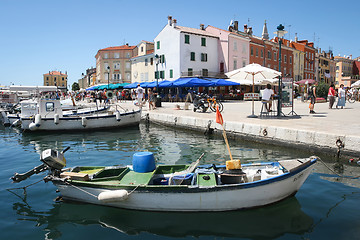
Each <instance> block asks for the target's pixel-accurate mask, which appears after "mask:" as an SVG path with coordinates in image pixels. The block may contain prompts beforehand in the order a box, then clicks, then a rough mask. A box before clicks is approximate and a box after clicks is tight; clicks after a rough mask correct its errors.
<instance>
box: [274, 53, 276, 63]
mask: <svg viewBox="0 0 360 240" xmlns="http://www.w3.org/2000/svg"><path fill="white" fill-rule="evenodd" d="M274 60H275V61H276V52H274Z"/></svg>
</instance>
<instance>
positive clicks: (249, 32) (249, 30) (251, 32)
mask: <svg viewBox="0 0 360 240" xmlns="http://www.w3.org/2000/svg"><path fill="white" fill-rule="evenodd" d="M248 34H249V35H252V34H253V31H252V27H249V28H248Z"/></svg>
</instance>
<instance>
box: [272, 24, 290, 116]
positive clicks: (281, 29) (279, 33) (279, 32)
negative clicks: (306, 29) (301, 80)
mask: <svg viewBox="0 0 360 240" xmlns="http://www.w3.org/2000/svg"><path fill="white" fill-rule="evenodd" d="M274 33H275V34H276V35H277V37H278V41H279V72H281V44H282V38H283V37H284V35H285V34H286V33H287V31H285V30H284V26H283V25H282V24H280V25H279V26H277V31H276V32H274ZM281 98H282V77H281V75H280V76H279V99H278V109H277V116H278V117H281V100H282V99H281Z"/></svg>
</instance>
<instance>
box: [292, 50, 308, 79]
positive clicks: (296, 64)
mask: <svg viewBox="0 0 360 240" xmlns="http://www.w3.org/2000/svg"><path fill="white" fill-rule="evenodd" d="M292 50H293V58H294V61H293V71H294V73H293V76H294V81H300V80H302V79H304V57H305V53H304V52H302V51H300V50H297V49H295V48H294V49H292Z"/></svg>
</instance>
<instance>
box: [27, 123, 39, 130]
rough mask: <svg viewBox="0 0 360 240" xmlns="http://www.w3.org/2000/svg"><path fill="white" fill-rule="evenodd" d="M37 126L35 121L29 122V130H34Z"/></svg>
mask: <svg viewBox="0 0 360 240" xmlns="http://www.w3.org/2000/svg"><path fill="white" fill-rule="evenodd" d="M37 128H38V127H37V126H36V124H35V123H33V122H32V123H30V124H29V129H30V130H31V131H34V130H36V129H37Z"/></svg>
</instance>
